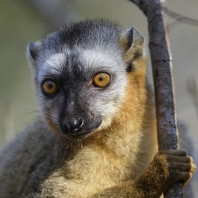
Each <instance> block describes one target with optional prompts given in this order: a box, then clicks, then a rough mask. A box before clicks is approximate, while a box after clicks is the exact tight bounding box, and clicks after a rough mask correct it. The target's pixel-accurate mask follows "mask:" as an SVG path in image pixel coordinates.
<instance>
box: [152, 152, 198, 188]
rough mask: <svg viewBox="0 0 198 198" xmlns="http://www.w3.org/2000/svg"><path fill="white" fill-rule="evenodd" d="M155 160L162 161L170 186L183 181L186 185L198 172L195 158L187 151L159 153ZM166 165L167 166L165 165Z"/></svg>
mask: <svg viewBox="0 0 198 198" xmlns="http://www.w3.org/2000/svg"><path fill="white" fill-rule="evenodd" d="M155 158H158V160H159V159H161V161H163V162H162V164H163V167H164V168H165V169H164V173H165V178H166V183H167V184H168V185H170V184H172V183H175V182H177V181H182V182H183V184H184V185H186V184H187V183H188V182H189V180H190V179H191V177H192V175H193V174H194V172H195V170H196V165H195V164H194V161H193V158H192V157H189V156H187V153H186V151H185V150H164V151H159V152H158V153H157V154H156V156H155ZM164 163H165V164H164Z"/></svg>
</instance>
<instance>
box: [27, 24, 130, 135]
mask: <svg viewBox="0 0 198 198" xmlns="http://www.w3.org/2000/svg"><path fill="white" fill-rule="evenodd" d="M119 35H120V29H119V27H117V26H115V25H112V24H108V23H104V22H97V23H95V22H84V23H82V24H81V23H79V24H76V25H74V26H71V27H65V29H61V30H59V31H57V32H54V33H52V34H50V35H48V36H47V37H46V38H45V39H44V40H42V41H41V42H38V43H31V44H30V45H29V55H28V56H29V61H30V63H31V65H32V66H33V70H34V77H35V81H36V87H37V93H38V99H39V103H40V108H41V113H42V116H43V118H44V119H45V120H46V123H47V124H48V126H49V127H50V128H51V129H52V130H53V131H56V132H58V133H61V134H63V135H66V136H67V137H68V138H70V139H82V138H85V137H87V136H88V135H89V134H91V133H92V132H95V131H99V130H101V129H104V128H107V127H109V126H110V124H111V122H112V120H113V118H114V116H115V114H116V112H117V111H118V109H119V107H120V105H121V104H122V101H123V100H124V97H125V95H124V93H125V89H126V85H127V71H126V70H127V69H126V68H127V65H126V63H125V61H124V58H123V50H122V48H121V46H120V43H119ZM130 42H131V40H130Z"/></svg>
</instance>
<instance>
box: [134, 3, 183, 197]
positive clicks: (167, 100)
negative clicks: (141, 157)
mask: <svg viewBox="0 0 198 198" xmlns="http://www.w3.org/2000/svg"><path fill="white" fill-rule="evenodd" d="M131 2H133V3H135V4H136V5H137V6H138V7H139V8H140V9H141V10H142V11H143V13H144V14H145V15H146V17H147V20H148V30H149V49H150V55H151V61H152V69H153V78H154V86H155V101H156V115H157V131H158V145H159V150H167V149H173V150H174V149H178V143H177V142H178V140H177V126H176V114H175V101H174V91H173V77H172V62H171V60H172V57H171V51H170V42H169V37H168V28H167V27H168V23H167V16H166V13H165V10H166V0H131ZM164 196H165V198H173V197H174V198H182V197H183V189H182V184H181V183H176V184H174V185H173V186H171V188H170V189H168V190H167V191H166V192H165V193H164Z"/></svg>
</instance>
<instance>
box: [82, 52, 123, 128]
mask: <svg viewBox="0 0 198 198" xmlns="http://www.w3.org/2000/svg"><path fill="white" fill-rule="evenodd" d="M80 55H81V59H82V61H83V63H84V67H85V69H87V70H88V69H90V68H92V69H93V68H94V69H95V71H96V72H97V70H98V71H99V72H101V71H103V70H104V72H107V73H108V72H109V74H112V73H114V74H115V78H114V79H113V80H112V83H111V85H110V87H109V88H108V89H106V90H105V92H102V93H101V94H99V95H98V96H97V102H95V103H94V104H92V105H91V106H93V107H94V109H95V110H97V111H99V112H100V113H101V115H102V124H101V126H100V127H99V129H102V128H105V127H107V126H109V125H110V124H111V121H112V118H113V117H114V116H113V115H114V114H115V113H116V112H117V111H118V110H119V107H120V105H121V104H122V102H123V101H124V98H125V92H126V86H127V76H126V75H127V74H126V64H125V62H124V60H123V59H122V56H121V55H120V54H119V53H115V54H111V53H105V50H104V51H102V50H101V49H100V50H97V49H93V50H82V51H81V53H80Z"/></svg>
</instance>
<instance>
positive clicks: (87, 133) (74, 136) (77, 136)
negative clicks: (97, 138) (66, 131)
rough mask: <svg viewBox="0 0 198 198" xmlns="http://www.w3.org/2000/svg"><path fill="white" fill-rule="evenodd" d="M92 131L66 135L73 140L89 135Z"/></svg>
mask: <svg viewBox="0 0 198 198" xmlns="http://www.w3.org/2000/svg"><path fill="white" fill-rule="evenodd" d="M91 132H92V131H89V132H84V133H80V134H73V135H66V136H67V137H68V138H69V139H71V140H82V139H85V138H86V137H88V136H89V135H90V134H91Z"/></svg>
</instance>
